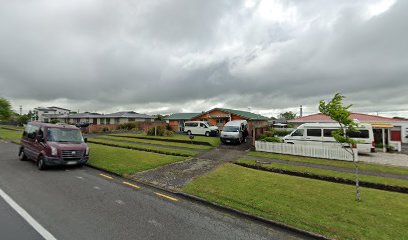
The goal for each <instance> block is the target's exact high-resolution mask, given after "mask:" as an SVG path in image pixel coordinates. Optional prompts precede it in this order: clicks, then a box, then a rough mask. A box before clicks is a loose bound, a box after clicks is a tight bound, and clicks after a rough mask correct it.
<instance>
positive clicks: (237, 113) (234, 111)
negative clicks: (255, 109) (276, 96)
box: [208, 108, 268, 120]
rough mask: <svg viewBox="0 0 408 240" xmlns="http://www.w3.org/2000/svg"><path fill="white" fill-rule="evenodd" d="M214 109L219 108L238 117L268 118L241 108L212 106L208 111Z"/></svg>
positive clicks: (250, 118) (251, 118)
mask: <svg viewBox="0 0 408 240" xmlns="http://www.w3.org/2000/svg"><path fill="white" fill-rule="evenodd" d="M214 110H219V111H222V112H227V113H230V114H234V115H238V116H240V117H243V118H246V119H248V120H268V118H267V117H265V116H262V115H259V114H255V113H251V112H246V111H241V110H235V109H228V108H214V109H212V110H210V111H208V112H211V111H214Z"/></svg>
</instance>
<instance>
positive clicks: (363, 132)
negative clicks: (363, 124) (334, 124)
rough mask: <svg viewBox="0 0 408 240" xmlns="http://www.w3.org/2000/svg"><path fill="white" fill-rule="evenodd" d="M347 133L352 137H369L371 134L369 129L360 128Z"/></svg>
mask: <svg viewBox="0 0 408 240" xmlns="http://www.w3.org/2000/svg"><path fill="white" fill-rule="evenodd" d="M347 135H348V136H349V137H351V138H369V136H370V134H369V131H368V130H359V131H358V132H348V134H347Z"/></svg>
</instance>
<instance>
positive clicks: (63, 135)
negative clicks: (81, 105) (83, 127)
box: [47, 128, 84, 143]
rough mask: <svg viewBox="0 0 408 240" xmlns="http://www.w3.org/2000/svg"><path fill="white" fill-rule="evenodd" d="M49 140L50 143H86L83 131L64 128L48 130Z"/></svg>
mask: <svg viewBox="0 0 408 240" xmlns="http://www.w3.org/2000/svg"><path fill="white" fill-rule="evenodd" d="M47 140H48V141H49V142H73V143H82V142H84V139H83V137H82V134H81V131H79V130H77V129H63V128H48V134H47Z"/></svg>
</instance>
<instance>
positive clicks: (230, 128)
mask: <svg viewBox="0 0 408 240" xmlns="http://www.w3.org/2000/svg"><path fill="white" fill-rule="evenodd" d="M222 131H223V132H239V127H237V126H226V127H224V128H223V129H222Z"/></svg>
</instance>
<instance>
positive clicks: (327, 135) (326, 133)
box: [323, 129, 336, 137]
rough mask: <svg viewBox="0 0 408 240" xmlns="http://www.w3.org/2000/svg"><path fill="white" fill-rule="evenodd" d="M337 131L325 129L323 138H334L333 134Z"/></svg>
mask: <svg viewBox="0 0 408 240" xmlns="http://www.w3.org/2000/svg"><path fill="white" fill-rule="evenodd" d="M334 131H336V129H323V137H333V135H332V132H334Z"/></svg>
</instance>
